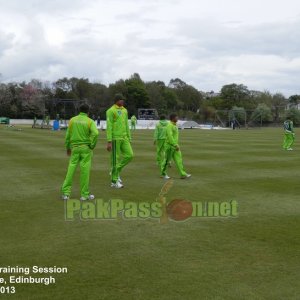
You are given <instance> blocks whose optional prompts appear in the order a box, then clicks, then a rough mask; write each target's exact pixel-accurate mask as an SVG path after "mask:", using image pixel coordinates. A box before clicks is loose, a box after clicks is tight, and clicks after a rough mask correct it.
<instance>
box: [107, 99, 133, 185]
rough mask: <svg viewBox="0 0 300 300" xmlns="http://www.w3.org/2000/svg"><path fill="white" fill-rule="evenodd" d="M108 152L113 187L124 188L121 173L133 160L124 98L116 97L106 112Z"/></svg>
mask: <svg viewBox="0 0 300 300" xmlns="http://www.w3.org/2000/svg"><path fill="white" fill-rule="evenodd" d="M106 134H107V150H108V151H111V187H113V188H122V187H123V184H122V180H121V178H120V173H121V171H122V170H123V168H124V167H125V166H126V165H127V164H128V163H129V162H130V161H131V160H132V158H133V151H132V148H131V134H130V130H129V125H128V113H127V109H126V108H125V107H124V97H123V95H121V94H117V95H115V104H114V105H113V106H112V107H111V108H110V109H108V110H107V111H106Z"/></svg>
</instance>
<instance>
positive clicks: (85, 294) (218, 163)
mask: <svg viewBox="0 0 300 300" xmlns="http://www.w3.org/2000/svg"><path fill="white" fill-rule="evenodd" d="M152 134H153V132H152V131H136V132H134V134H133V138H134V140H133V148H134V152H135V158H134V161H132V163H131V164H130V165H129V166H128V167H127V168H126V169H125V170H124V173H123V179H124V181H125V185H126V187H125V188H124V189H122V190H112V189H111V188H110V186H109V176H108V172H109V159H108V153H107V152H106V150H105V139H104V133H103V132H100V137H99V143H98V145H97V148H96V150H95V155H94V160H93V168H92V173H91V190H92V192H93V193H94V194H95V195H96V196H97V198H102V199H105V200H109V199H112V198H119V199H123V200H125V201H136V202H140V201H149V202H152V201H155V200H156V198H157V197H158V194H159V192H160V190H161V188H162V186H163V184H164V181H162V179H160V178H159V174H158V170H157V167H156V164H155V161H154V147H153V145H152ZM180 134H181V145H182V147H181V148H182V152H183V155H184V163H185V167H186V169H187V171H188V172H190V173H191V174H192V175H193V177H192V178H191V179H189V180H180V179H177V178H176V177H178V175H177V173H176V170H175V168H174V167H173V168H171V169H170V171H169V175H172V176H174V177H175V181H174V186H173V187H172V189H171V190H170V191H169V193H168V195H167V197H168V200H171V199H174V198H184V199H188V200H191V201H217V202H222V201H230V200H233V199H234V200H236V201H238V205H239V206H238V213H239V215H238V217H237V218H191V219H189V220H187V221H186V222H173V221H171V222H169V223H168V224H165V225H162V224H160V223H159V222H158V220H157V219H147V220H140V219H138V220H123V219H121V218H120V219H118V220H116V221H81V220H79V219H76V220H75V221H71V222H70V221H69V222H67V221H65V218H64V203H63V202H62V201H61V200H59V196H60V193H59V189H60V186H61V184H62V181H63V179H64V176H65V172H66V168H67V163H68V158H67V156H66V155H65V150H64V132H52V131H46V130H39V129H31V128H24V130H23V131H12V130H7V129H5V128H4V127H0V141H1V146H0V163H1V169H0V175H1V181H0V185H1V186H0V187H1V190H0V195H1V196H0V197H1V200H0V225H1V233H0V234H1V238H0V267H5V266H16V265H18V266H29V267H31V266H33V265H38V266H59V267H68V274H60V275H55V278H56V284H55V285H49V286H44V285H25V284H21V285H17V286H16V291H17V292H16V294H15V295H9V296H8V295H6V296H5V295H0V298H3V299H4V298H7V299H109V300H113V299H118V300H123V299H132V300H135V299H142V300H148V299H159V300H169V299H170V300H177V299H180V300H185V299H214V300H221V299H237V300H239V299H241V300H244V299H245V300H247V299H251V300H256V299H257V300H258V299H270V300H276V299H278V300H283V299H284V300H292V299H295V300H296V299H300V296H299V295H300V285H299V282H300V264H299V261H300V217H299V214H300V199H299V195H300V184H299V179H300V168H299V163H300V147H299V142H298V141H297V142H296V145H295V146H294V148H295V151H293V152H292V151H291V152H285V151H283V150H281V143H282V137H283V132H282V130H281V129H263V130H249V131H245V130H241V131H207V130H203V131H201V130H184V131H181V132H180ZM296 134H297V131H296ZM299 136H300V135H299ZM78 178H79V177H78V174H77V176H76V178H75V183H74V188H73V197H75V198H78V197H79V189H78ZM0 277H1V274H0ZM2 277H3V276H2ZM4 277H5V276H4Z"/></svg>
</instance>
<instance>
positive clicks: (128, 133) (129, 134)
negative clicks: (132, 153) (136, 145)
mask: <svg viewBox="0 0 300 300" xmlns="http://www.w3.org/2000/svg"><path fill="white" fill-rule="evenodd" d="M125 121H126V122H125V126H126V132H127V137H128V139H129V141H131V133H130V129H129V124H128V112H126V116H125Z"/></svg>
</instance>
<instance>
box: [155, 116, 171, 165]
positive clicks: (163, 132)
mask: <svg viewBox="0 0 300 300" xmlns="http://www.w3.org/2000/svg"><path fill="white" fill-rule="evenodd" d="M167 125H168V121H167V120H166V117H165V116H161V117H160V121H159V122H158V123H157V124H156V126H155V130H154V145H155V146H156V161H157V165H158V167H159V170H161V169H162V163H163V161H164V159H165V150H166V136H167Z"/></svg>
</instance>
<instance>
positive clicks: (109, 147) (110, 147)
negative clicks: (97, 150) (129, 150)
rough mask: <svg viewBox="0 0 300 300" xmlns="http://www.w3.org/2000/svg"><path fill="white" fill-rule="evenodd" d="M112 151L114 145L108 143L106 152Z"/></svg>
mask: <svg viewBox="0 0 300 300" xmlns="http://www.w3.org/2000/svg"><path fill="white" fill-rule="evenodd" d="M111 149H112V144H111V142H108V143H107V146H106V150H107V151H109V152H110V151H111Z"/></svg>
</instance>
